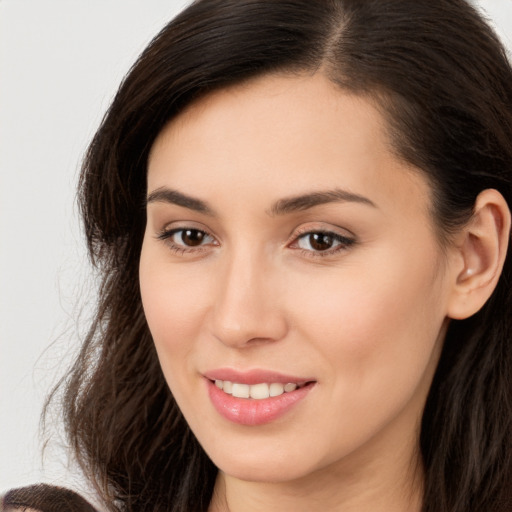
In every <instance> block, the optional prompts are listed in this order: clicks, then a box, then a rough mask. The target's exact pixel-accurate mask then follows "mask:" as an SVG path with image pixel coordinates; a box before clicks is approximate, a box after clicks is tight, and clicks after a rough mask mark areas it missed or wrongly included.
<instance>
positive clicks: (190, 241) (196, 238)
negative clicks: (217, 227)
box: [181, 229, 204, 247]
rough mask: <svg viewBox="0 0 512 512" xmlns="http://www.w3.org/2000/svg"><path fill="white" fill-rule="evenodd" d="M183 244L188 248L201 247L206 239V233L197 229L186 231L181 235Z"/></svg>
mask: <svg viewBox="0 0 512 512" xmlns="http://www.w3.org/2000/svg"><path fill="white" fill-rule="evenodd" d="M181 239H182V240H183V243H184V244H185V245H188V246H192V247H193V246H195V245H200V244H201V242H202V241H203V239H204V233H203V232H202V231H199V230H197V229H186V230H185V231H183V233H182V235H181Z"/></svg>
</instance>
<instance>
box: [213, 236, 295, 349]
mask: <svg viewBox="0 0 512 512" xmlns="http://www.w3.org/2000/svg"><path fill="white" fill-rule="evenodd" d="M276 272H277V269H275V268H273V266H272V264H271V263H270V261H269V258H268V257H266V255H265V252H264V251H263V250H254V249H253V248H251V247H249V246H239V247H237V248H233V250H232V251H230V254H229V255H226V258H225V259H224V262H223V265H222V270H221V272H220V274H219V279H218V294H217V300H216V303H215V305H214V308H213V310H214V312H213V317H214V318H213V334H214V335H215V337H216V338H218V339H219V340H220V341H221V342H223V343H224V344H226V345H231V346H240V347H241V346H244V345H245V344H247V343H249V342H254V341H276V340H278V339H280V338H281V337H282V336H284V333H285V331H286V321H285V318H284V315H283V311H282V308H281V304H280V303H279V302H280V301H279V296H278V293H277V289H276V287H275V286H274V284H275V277H276Z"/></svg>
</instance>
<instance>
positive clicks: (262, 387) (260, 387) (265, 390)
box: [250, 384, 270, 400]
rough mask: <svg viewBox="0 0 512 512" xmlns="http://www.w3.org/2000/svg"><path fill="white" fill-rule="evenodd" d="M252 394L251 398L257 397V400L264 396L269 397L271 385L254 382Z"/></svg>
mask: <svg viewBox="0 0 512 512" xmlns="http://www.w3.org/2000/svg"><path fill="white" fill-rule="evenodd" d="M250 394H251V398H255V399H256V400H263V399H264V398H268V397H269V396H270V391H269V385H268V384H254V385H253V386H251V390H250Z"/></svg>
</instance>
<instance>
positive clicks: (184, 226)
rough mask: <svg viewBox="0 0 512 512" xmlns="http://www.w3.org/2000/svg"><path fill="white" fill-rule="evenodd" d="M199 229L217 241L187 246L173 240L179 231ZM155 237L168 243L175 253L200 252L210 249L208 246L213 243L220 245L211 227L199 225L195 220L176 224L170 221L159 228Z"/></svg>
mask: <svg viewBox="0 0 512 512" xmlns="http://www.w3.org/2000/svg"><path fill="white" fill-rule="evenodd" d="M187 230H191V231H199V232H201V233H204V234H205V236H207V237H209V238H211V239H212V240H214V242H215V243H211V242H210V243H206V244H200V245H197V246H186V245H181V244H177V243H175V242H173V240H172V237H173V236H174V235H175V234H176V233H179V232H180V231H187ZM155 238H156V239H157V240H159V241H161V242H163V243H165V244H166V246H167V247H168V248H169V249H170V250H171V251H172V252H174V253H176V254H180V255H182V254H199V253H202V252H205V251H207V250H208V247H210V246H212V245H215V246H217V245H219V243H218V241H217V238H216V237H215V235H214V234H213V233H211V231H210V230H209V229H207V228H206V227H204V226H197V223H195V222H186V221H185V222H179V223H176V224H173V223H169V224H166V225H165V226H164V227H163V228H162V229H161V230H159V231H158V232H157V233H156V236H155Z"/></svg>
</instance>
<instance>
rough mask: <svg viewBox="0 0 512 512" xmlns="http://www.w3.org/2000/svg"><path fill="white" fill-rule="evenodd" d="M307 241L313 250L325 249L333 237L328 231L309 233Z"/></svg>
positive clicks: (331, 244) (330, 244) (329, 245)
mask: <svg viewBox="0 0 512 512" xmlns="http://www.w3.org/2000/svg"><path fill="white" fill-rule="evenodd" d="M308 238H309V240H308V242H309V245H310V246H311V248H312V249H314V250H315V251H326V250H327V249H330V248H331V247H332V246H333V244H334V239H333V237H332V236H331V235H329V234H328V233H311V234H310V235H308Z"/></svg>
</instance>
